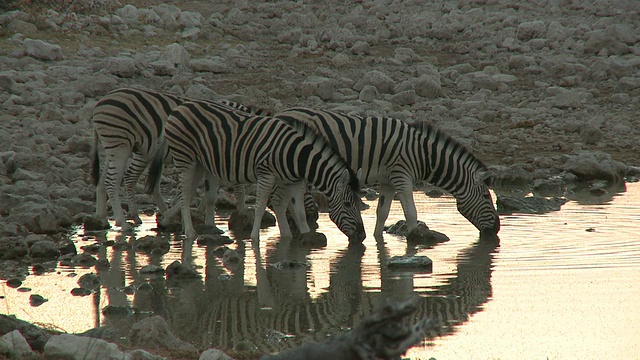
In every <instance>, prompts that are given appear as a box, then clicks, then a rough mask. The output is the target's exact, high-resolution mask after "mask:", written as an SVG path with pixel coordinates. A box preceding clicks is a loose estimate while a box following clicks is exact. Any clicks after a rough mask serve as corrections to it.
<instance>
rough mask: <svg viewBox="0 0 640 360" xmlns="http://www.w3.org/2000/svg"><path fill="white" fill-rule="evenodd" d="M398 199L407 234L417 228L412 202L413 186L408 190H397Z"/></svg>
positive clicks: (416, 213) (416, 216) (414, 207)
mask: <svg viewBox="0 0 640 360" xmlns="http://www.w3.org/2000/svg"><path fill="white" fill-rule="evenodd" d="M398 197H399V198H400V204H401V205H402V211H403V212H404V218H405V221H406V222H405V226H406V227H407V232H409V231H411V230H413V229H415V228H416V226H418V212H417V210H416V204H415V202H414V200H413V185H412V186H410V187H409V189H407V188H406V187H405V188H404V189H402V190H398Z"/></svg>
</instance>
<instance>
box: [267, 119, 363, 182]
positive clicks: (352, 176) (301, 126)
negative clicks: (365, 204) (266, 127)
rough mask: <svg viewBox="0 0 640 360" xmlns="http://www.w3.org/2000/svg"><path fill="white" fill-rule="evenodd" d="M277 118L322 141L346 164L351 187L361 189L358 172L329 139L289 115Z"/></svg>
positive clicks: (305, 135) (301, 132) (309, 136)
mask: <svg viewBox="0 0 640 360" xmlns="http://www.w3.org/2000/svg"><path fill="white" fill-rule="evenodd" d="M276 119H278V120H280V121H283V122H285V123H286V124H288V125H289V126H291V127H292V128H294V129H295V130H296V131H297V132H299V133H300V134H302V135H303V136H304V137H305V138H308V139H312V140H313V141H314V142H320V143H322V146H323V149H325V150H328V151H331V152H333V153H334V154H335V156H336V157H337V158H338V159H339V160H340V162H341V163H342V164H344V167H345V168H347V169H348V170H349V187H350V188H351V189H353V190H354V191H360V181H359V180H358V177H357V175H356V173H355V172H354V171H353V170H352V169H351V167H350V166H349V164H347V162H346V160H344V159H343V158H342V156H340V155H338V154H337V153H336V152H335V151H334V150H333V148H332V147H331V145H329V143H328V142H327V140H326V139H325V138H324V137H323V136H322V135H321V134H320V133H319V132H318V131H316V130H315V129H314V128H313V127H312V126H309V125H307V124H305V123H304V122H302V121H297V120H293V119H292V118H289V117H286V118H284V117H276Z"/></svg>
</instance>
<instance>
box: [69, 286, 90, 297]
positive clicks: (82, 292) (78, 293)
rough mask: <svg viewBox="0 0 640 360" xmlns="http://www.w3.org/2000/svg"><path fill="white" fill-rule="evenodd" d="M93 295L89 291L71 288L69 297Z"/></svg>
mask: <svg viewBox="0 0 640 360" xmlns="http://www.w3.org/2000/svg"><path fill="white" fill-rule="evenodd" d="M91 294H93V291H91V290H89V289H83V288H73V289H71V295H73V296H87V295H91Z"/></svg>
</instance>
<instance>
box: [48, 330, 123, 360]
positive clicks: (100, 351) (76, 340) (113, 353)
mask: <svg viewBox="0 0 640 360" xmlns="http://www.w3.org/2000/svg"><path fill="white" fill-rule="evenodd" d="M44 357H45V359H65V360H85V359H92V360H113V359H123V358H124V353H123V352H122V351H121V350H120V349H118V346H117V345H115V344H112V343H108V342H106V341H104V340H101V339H95V338H90V337H85V336H76V335H69V334H62V335H54V336H52V337H51V338H50V339H49V341H47V343H46V344H45V346H44Z"/></svg>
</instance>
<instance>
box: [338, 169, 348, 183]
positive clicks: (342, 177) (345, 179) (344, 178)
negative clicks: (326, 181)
mask: <svg viewBox="0 0 640 360" xmlns="http://www.w3.org/2000/svg"><path fill="white" fill-rule="evenodd" d="M349 180H351V174H349V169H344V170H342V173H341V174H340V184H342V185H347V184H349Z"/></svg>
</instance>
